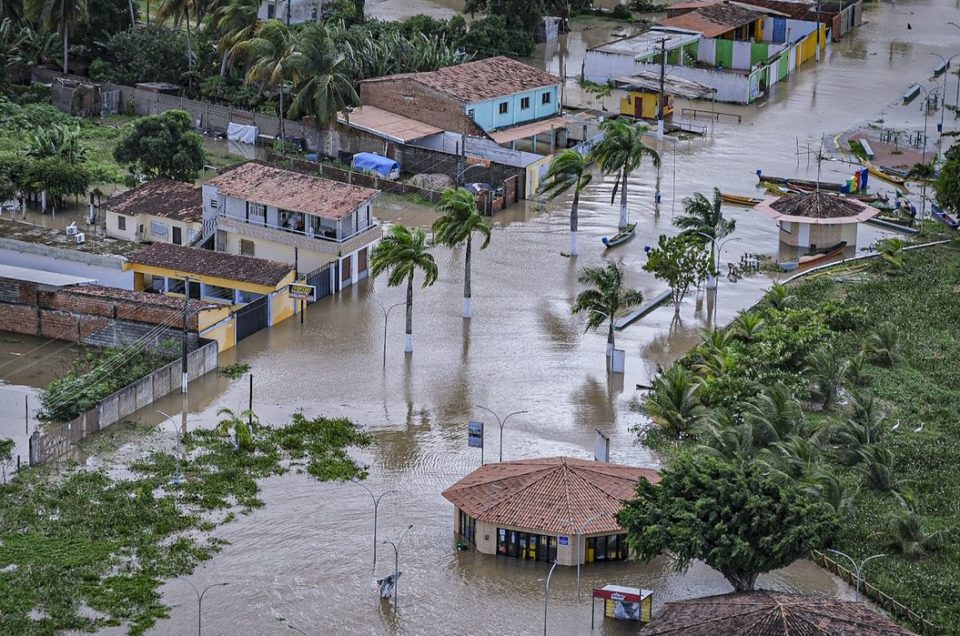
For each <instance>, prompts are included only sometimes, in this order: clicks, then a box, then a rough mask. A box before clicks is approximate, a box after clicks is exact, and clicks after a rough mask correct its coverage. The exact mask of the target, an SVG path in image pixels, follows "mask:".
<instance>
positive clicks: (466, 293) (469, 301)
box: [463, 234, 473, 318]
mask: <svg viewBox="0 0 960 636" xmlns="http://www.w3.org/2000/svg"><path fill="white" fill-rule="evenodd" d="M472 238H473V237H472V236H471V235H470V234H468V235H467V254H466V256H465V257H464V259H463V317H464V318H472V317H473V297H472V296H471V294H470V253H471V249H470V248H471V245H470V243H471V239H472Z"/></svg>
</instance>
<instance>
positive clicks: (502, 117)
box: [467, 86, 560, 132]
mask: <svg viewBox="0 0 960 636" xmlns="http://www.w3.org/2000/svg"><path fill="white" fill-rule="evenodd" d="M544 94H547V95H550V98H549V100H550V101H549V103H547V104H544V103H543V96H544ZM524 98H528V99H529V102H528V106H527V107H526V108H523V99H524ZM504 103H505V104H506V105H507V107H506V111H507V112H506V113H501V112H500V105H501V104H504ZM471 111H473V121H475V122H476V123H477V125H478V126H480V127H481V128H483V130H484V131H488V132H489V131H491V130H497V129H500V128H507V127H508V126H515V125H517V124H523V123H525V122H529V121H534V120H536V119H543V118H545V117H552V116H554V115H557V114H558V113H559V112H560V87H559V86H550V87H548V88H538V89H536V90H532V91H523V92H520V93H514V94H513V95H508V96H505V97H497V98H494V99H488V100H484V101H482V102H475V103H472V104H467V115H468V116H469V115H470V112H471Z"/></svg>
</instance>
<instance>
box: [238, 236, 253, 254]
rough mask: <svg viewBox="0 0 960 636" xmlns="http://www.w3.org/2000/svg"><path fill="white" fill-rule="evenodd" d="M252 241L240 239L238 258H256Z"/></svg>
mask: <svg viewBox="0 0 960 636" xmlns="http://www.w3.org/2000/svg"><path fill="white" fill-rule="evenodd" d="M255 251H256V250H255V248H254V243H253V241H248V240H247V239H240V256H256V254H255V253H254V252H255Z"/></svg>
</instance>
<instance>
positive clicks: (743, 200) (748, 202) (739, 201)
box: [720, 192, 763, 207]
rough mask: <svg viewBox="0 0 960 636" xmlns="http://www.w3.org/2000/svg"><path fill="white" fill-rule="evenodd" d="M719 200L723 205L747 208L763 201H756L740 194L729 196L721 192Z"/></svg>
mask: <svg viewBox="0 0 960 636" xmlns="http://www.w3.org/2000/svg"><path fill="white" fill-rule="evenodd" d="M720 200H721V201H723V202H724V203H730V204H731V205H745V206H748V207H752V206H754V205H757V204H758V203H760V202H761V201H763V199H758V198H756V197H748V196H745V195H742V194H730V193H729V192H721V193H720Z"/></svg>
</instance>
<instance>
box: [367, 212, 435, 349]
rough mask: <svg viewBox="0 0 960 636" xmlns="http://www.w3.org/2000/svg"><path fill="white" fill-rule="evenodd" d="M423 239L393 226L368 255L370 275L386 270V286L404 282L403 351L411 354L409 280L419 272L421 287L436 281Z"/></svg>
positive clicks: (417, 233) (416, 232) (415, 232)
mask: <svg viewBox="0 0 960 636" xmlns="http://www.w3.org/2000/svg"><path fill="white" fill-rule="evenodd" d="M426 242H427V236H426V234H424V232H423V230H421V229H420V228H415V229H413V230H411V229H410V228H408V227H406V226H403V225H394V226H393V227H391V228H390V231H389V232H387V235H386V236H384V237H383V239H382V240H381V241H380V242H379V243H377V246H376V247H375V248H373V253H372V255H371V256H370V266H371V268H370V271H371V273H372V274H373V275H374V276H379V275H380V274H382V273H383V272H386V271H389V272H390V273H389V275H388V276H387V285H389V286H390V287H397V286H399V285H402V284H403V283H404V282H406V283H407V303H406V304H407V328H406V335H407V336H406V341H405V342H404V351H406V352H408V353H409V352H412V351H413V277H414V276H416V274H417V271H418V270H419V271H422V272H423V276H424V278H423V287H424V288H427V287H429V286H431V285H433V284H434V283H435V282H436V281H437V264H436V262H435V261H434V260H433V255H432V254H430V252H428V251H427V245H426Z"/></svg>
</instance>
